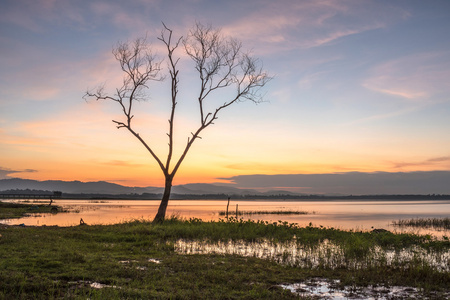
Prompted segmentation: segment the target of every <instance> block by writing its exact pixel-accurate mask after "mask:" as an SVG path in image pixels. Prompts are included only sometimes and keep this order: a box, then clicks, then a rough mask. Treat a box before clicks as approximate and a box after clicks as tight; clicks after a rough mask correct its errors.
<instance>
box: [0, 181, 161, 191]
mask: <svg viewBox="0 0 450 300" xmlns="http://www.w3.org/2000/svg"><path fill="white" fill-rule="evenodd" d="M12 189H21V190H24V189H30V190H48V191H61V192H63V193H72V194H111V195H114V194H131V193H137V194H142V193H153V191H152V190H151V188H141V187H127V186H123V185H120V184H115V183H110V182H106V181H97V182H81V181H62V180H46V181H38V180H30V179H20V178H12V179H2V180H0V191H4V190H12Z"/></svg>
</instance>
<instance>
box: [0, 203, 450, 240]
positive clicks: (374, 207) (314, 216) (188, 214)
mask: <svg viewBox="0 0 450 300" xmlns="http://www.w3.org/2000/svg"><path fill="white" fill-rule="evenodd" d="M2 201H15V202H19V201H24V200H2ZM24 202H25V201H24ZM30 202H31V203H36V204H41V203H42V204H44V203H48V200H28V201H27V203H30ZM53 205H58V206H62V207H63V208H65V209H68V210H69V212H68V213H57V214H39V215H33V216H29V217H25V218H20V219H8V220H1V221H0V223H3V224H9V225H18V224H24V225H30V226H31V225H32V226H42V225H46V226H52V225H58V226H74V225H78V224H80V219H81V218H82V219H83V220H84V222H85V223H87V224H90V225H94V224H104V225H106V224H114V223H120V222H125V221H130V220H134V219H145V220H152V219H153V217H154V215H155V214H156V211H157V209H158V206H159V200H70V199H56V200H53ZM236 205H238V210H239V211H241V212H242V211H304V212H306V213H307V214H304V215H299V214H291V215H290V214H282V215H273V214H267V215H260V214H257V215H244V216H240V217H242V218H244V219H245V220H247V219H253V220H264V221H270V222H277V221H278V220H281V221H287V222H289V223H297V224H299V225H300V226H306V225H308V224H309V223H312V225H313V226H321V225H322V226H325V227H334V228H338V229H344V230H348V229H354V230H363V231H370V230H372V229H373V228H384V229H387V230H390V231H392V232H413V233H419V234H433V235H435V236H443V235H446V236H449V235H450V233H449V231H448V230H446V231H436V230H433V229H418V228H410V227H406V228H400V227H397V226H393V225H392V224H391V223H392V221H397V220H399V219H411V218H444V217H449V216H450V200H435V201H433V200H431V201H430V200H424V201H398V200H392V201H385V200H383V201H381V200H377V201H366V200H365V201H357V200H355V201H341V200H335V201H291V200H289V201H283V200H279V201H273V200H271V201H258V200H231V202H230V208H229V211H230V216H233V215H234V214H235V211H236ZM226 206H227V201H226V200H220V201H219V200H171V201H170V202H169V206H168V209H167V214H166V215H167V216H171V215H176V216H179V217H182V218H188V219H189V218H200V219H202V220H204V221H209V220H218V219H220V218H222V219H224V218H225V217H224V216H220V215H219V212H220V211H225V210H226Z"/></svg>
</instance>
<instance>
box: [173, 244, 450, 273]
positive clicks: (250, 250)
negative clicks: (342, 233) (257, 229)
mask: <svg viewBox="0 0 450 300" xmlns="http://www.w3.org/2000/svg"><path fill="white" fill-rule="evenodd" d="M175 251H176V252H177V253H181V254H222V255H224V254H230V255H239V256H244V257H256V258H262V259H269V260H273V261H275V262H277V263H282V264H287V265H291V266H298V267H301V268H309V269H315V268H319V267H320V268H331V269H336V268H345V269H352V270H356V269H366V268H369V267H383V266H392V265H394V264H395V265H408V264H409V263H412V262H414V263H417V262H423V264H425V265H428V266H430V267H432V268H434V269H436V270H438V271H441V272H449V271H450V253H449V252H431V251H426V250H425V249H422V248H420V247H411V248H408V249H402V250H399V251H394V250H386V249H383V248H381V247H379V246H376V247H374V248H373V249H371V250H370V251H369V252H368V253H366V254H365V255H364V256H363V257H360V256H359V257H354V256H352V255H349V254H348V253H346V252H345V250H344V248H342V247H341V246H339V245H337V244H335V243H332V242H330V241H328V240H325V241H324V242H322V243H320V244H319V245H317V246H309V245H303V244H301V243H299V242H298V241H296V240H293V241H290V242H286V243H272V242H270V241H267V240H266V241H258V242H246V241H231V240H230V241H227V242H216V243H212V242H209V241H195V240H194V241H192V240H183V239H180V240H178V241H177V242H176V243H175Z"/></svg>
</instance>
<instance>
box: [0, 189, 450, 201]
mask: <svg viewBox="0 0 450 300" xmlns="http://www.w3.org/2000/svg"><path fill="white" fill-rule="evenodd" d="M54 193H55V192H54V191H47V190H32V189H10V190H4V191H0V195H1V194H21V195H24V194H25V195H54ZM161 196H162V193H142V194H138V193H129V194H104V193H63V194H62V197H61V198H63V199H97V200H101V199H103V200H106V199H128V200H160V199H161ZM228 197H230V198H231V199H234V200H304V201H306V200H319V201H320V200H324V201H325V200H349V201H352V200H450V195H445V194H426V195H425V194H403V195H337V196H332V195H316V194H310V195H295V194H283V193H280V194H275V193H274V194H268V195H267V194H266V195H261V194H253V195H247V194H246V195H239V194H225V193H218V194H176V193H174V194H172V196H171V198H172V199H175V200H227V199H228Z"/></svg>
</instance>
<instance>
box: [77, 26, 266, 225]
mask: <svg viewBox="0 0 450 300" xmlns="http://www.w3.org/2000/svg"><path fill="white" fill-rule="evenodd" d="M163 25H164V24H163ZM158 40H159V41H161V42H162V43H163V45H164V48H165V50H166V54H165V55H166V56H167V71H168V75H169V77H170V80H171V99H170V101H171V110H170V116H169V129H168V133H167V135H168V138H169V143H168V154H167V157H166V158H165V159H164V160H163V159H161V158H160V157H159V156H157V155H156V153H155V152H154V151H153V148H152V146H150V144H149V143H147V142H146V141H145V140H144V138H143V137H141V136H140V135H139V133H138V132H136V131H135V130H134V129H133V127H132V119H133V117H134V115H133V108H134V104H135V102H136V101H139V100H145V99H146V95H145V93H144V91H145V89H148V83H149V82H150V81H160V80H162V79H163V76H162V75H161V72H162V67H161V62H159V61H157V60H156V59H155V56H153V55H152V54H151V51H150V50H151V48H150V47H149V45H148V43H147V41H146V39H145V38H138V39H136V40H135V41H134V42H132V43H119V44H118V45H117V47H115V48H114V49H113V54H114V57H115V58H116V59H117V61H118V62H119V64H120V67H121V69H122V71H123V72H124V79H123V83H122V85H121V86H120V87H119V88H117V89H116V91H115V93H114V95H112V96H111V95H108V94H107V93H106V92H104V88H103V86H100V87H98V88H97V89H96V90H95V91H87V92H86V94H85V97H92V98H94V99H96V100H110V101H114V102H116V103H118V105H119V106H120V107H121V109H122V112H123V115H124V116H125V119H124V120H122V121H117V120H113V122H114V123H116V125H117V127H118V128H126V129H127V130H128V131H129V132H130V133H131V134H132V135H133V136H135V137H136V138H137V139H138V140H139V141H140V142H141V144H142V145H143V146H144V147H145V148H146V149H147V151H148V152H149V153H150V155H151V156H152V157H153V158H154V159H155V160H156V162H157V163H158V165H159V167H160V168H161V170H162V172H163V174H164V178H165V189H164V193H163V197H162V200H161V203H160V206H159V209H158V212H157V214H156V216H155V220H154V221H156V222H159V221H162V220H164V218H165V214H166V208H167V205H168V202H169V198H170V193H171V188H172V181H173V178H174V176H175V174H176V173H177V171H178V169H179V167H180V165H181V163H182V162H183V160H184V158H185V157H186V155H187V153H188V152H189V149H190V148H191V146H192V144H193V143H194V141H195V140H196V139H198V138H200V136H199V135H200V133H201V132H202V131H203V130H204V129H205V128H207V127H209V126H210V125H212V124H214V121H215V120H217V118H218V116H219V114H220V112H221V111H222V110H223V109H225V108H227V107H228V106H230V105H232V104H234V103H236V102H238V101H244V100H250V101H253V102H255V103H258V102H260V101H261V94H260V93H259V90H260V88H261V87H263V86H264V85H265V84H266V83H267V82H268V81H269V80H270V77H269V76H268V75H267V73H266V72H264V71H263V70H262V67H261V63H260V61H259V60H257V59H255V58H253V57H252V56H251V55H250V54H249V53H248V52H244V51H243V49H242V44H241V43H240V42H239V41H237V40H236V39H233V38H230V37H226V36H224V35H223V34H221V32H220V30H216V29H213V28H212V27H210V26H204V25H202V24H200V23H197V24H196V25H195V26H194V27H193V28H192V29H191V30H190V31H189V33H188V35H187V36H186V37H185V38H179V39H178V40H176V41H174V39H173V35H172V30H171V29H169V28H168V27H166V26H165V25H164V28H163V30H162V32H161V36H160V37H158ZM178 51H184V53H185V55H187V56H188V57H190V58H191V59H192V61H193V62H194V66H195V70H196V72H197V74H198V76H199V93H198V98H197V105H198V110H199V117H200V118H199V121H200V124H199V126H198V127H197V128H196V130H194V131H192V132H191V136H190V137H188V139H187V143H186V145H185V146H184V150H183V152H182V153H181V155H180V157H178V158H174V157H173V153H174V119H175V108H176V106H177V95H178V83H179V68H178V62H179V60H180V56H179V55H178V56H176V55H175V53H176V52H178ZM225 89H226V90H227V95H229V97H228V100H226V101H225V102H223V103H222V104H221V105H218V106H216V107H215V108H214V109H212V110H208V109H206V108H205V106H206V105H205V104H206V103H207V102H209V101H208V100H210V99H211V98H212V97H213V96H215V95H217V93H218V92H220V91H222V90H225Z"/></svg>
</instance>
